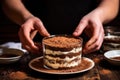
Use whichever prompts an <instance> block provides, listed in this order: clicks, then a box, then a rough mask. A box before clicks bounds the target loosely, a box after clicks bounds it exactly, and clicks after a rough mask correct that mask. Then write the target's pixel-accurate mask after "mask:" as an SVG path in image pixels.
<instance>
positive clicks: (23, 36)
mask: <svg viewBox="0 0 120 80" xmlns="http://www.w3.org/2000/svg"><path fill="white" fill-rule="evenodd" d="M19 36H20V41H21V42H22V44H23V45H28V46H29V47H30V48H31V50H37V49H38V48H37V47H36V46H35V45H34V42H33V41H32V39H31V37H30V29H28V28H26V26H25V27H24V26H22V28H20V31H19Z"/></svg>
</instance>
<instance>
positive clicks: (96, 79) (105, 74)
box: [0, 51, 120, 80]
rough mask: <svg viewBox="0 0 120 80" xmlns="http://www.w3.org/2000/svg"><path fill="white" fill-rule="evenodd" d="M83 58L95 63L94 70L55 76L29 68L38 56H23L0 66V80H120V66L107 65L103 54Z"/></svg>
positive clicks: (88, 55) (92, 54) (98, 53)
mask: <svg viewBox="0 0 120 80" xmlns="http://www.w3.org/2000/svg"><path fill="white" fill-rule="evenodd" d="M83 56H85V57H88V58H91V59H92V60H93V61H94V62H95V66H94V68H92V69H91V70H89V71H86V72H83V73H77V74H69V75H55V74H46V73H40V72H37V71H34V70H32V69H31V68H29V66H28V63H29V61H30V60H32V59H34V58H36V57H38V55H34V54H25V55H24V56H23V57H22V58H21V59H20V60H19V61H18V62H16V63H13V64H0V80H46V79H47V80H120V66H115V65H111V64H110V63H108V62H107V61H106V60H105V59H104V56H103V52H102V53H100V51H98V52H94V53H91V54H87V55H83Z"/></svg>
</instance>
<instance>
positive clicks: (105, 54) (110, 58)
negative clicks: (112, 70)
mask: <svg viewBox="0 0 120 80" xmlns="http://www.w3.org/2000/svg"><path fill="white" fill-rule="evenodd" d="M112 52H119V53H120V50H109V51H107V52H105V53H104V57H105V58H107V59H109V60H111V61H118V62H120V60H117V59H112V58H114V57H118V56H119V57H120V54H119V55H117V56H113V57H108V55H107V54H112Z"/></svg>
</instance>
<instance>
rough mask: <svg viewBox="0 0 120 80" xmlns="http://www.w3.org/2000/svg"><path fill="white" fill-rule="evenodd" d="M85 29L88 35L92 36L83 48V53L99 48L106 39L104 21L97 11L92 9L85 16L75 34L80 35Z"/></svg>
mask: <svg viewBox="0 0 120 80" xmlns="http://www.w3.org/2000/svg"><path fill="white" fill-rule="evenodd" d="M83 31H84V32H85V34H86V35H87V36H88V37H90V40H89V41H88V42H87V43H86V44H85V46H84V48H83V53H90V52H93V51H97V50H99V49H100V47H101V45H102V42H103V39H104V29H103V25H102V21H101V20H100V17H99V15H98V14H97V13H96V12H94V11H92V12H91V13H89V14H87V15H86V16H84V17H83V18H82V19H81V21H80V23H79V24H78V26H77V28H76V29H75V31H74V32H73V35H74V36H80V34H81V33H82V32H83Z"/></svg>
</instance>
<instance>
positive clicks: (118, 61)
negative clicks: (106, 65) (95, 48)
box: [104, 50, 120, 65]
mask: <svg viewBox="0 0 120 80" xmlns="http://www.w3.org/2000/svg"><path fill="white" fill-rule="evenodd" d="M104 56H105V58H106V60H107V61H108V62H110V63H111V64H113V65H120V50H110V51H107V52H105V54H104Z"/></svg>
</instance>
